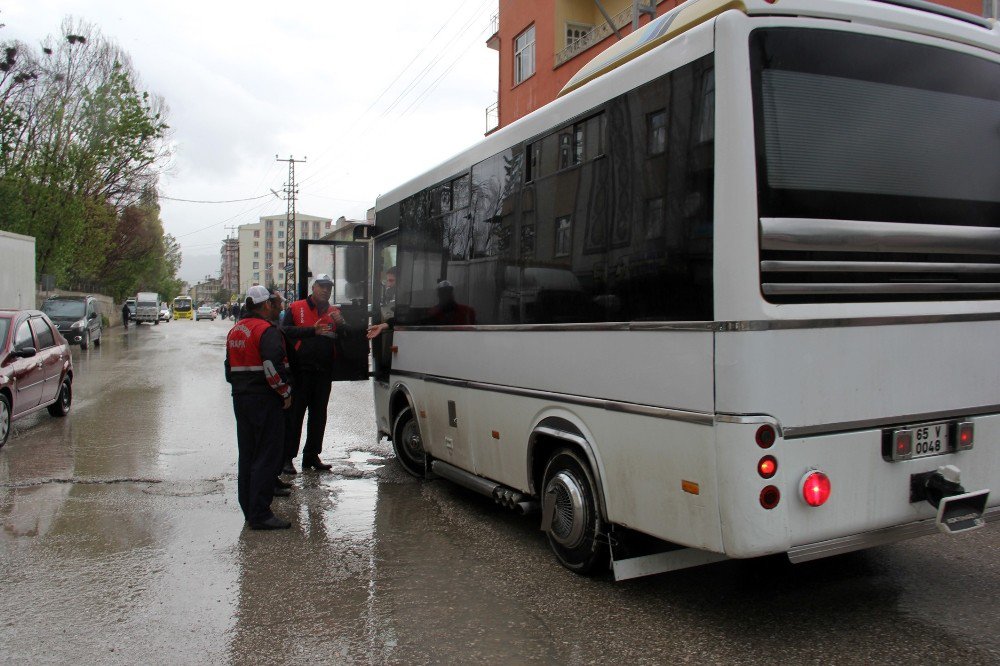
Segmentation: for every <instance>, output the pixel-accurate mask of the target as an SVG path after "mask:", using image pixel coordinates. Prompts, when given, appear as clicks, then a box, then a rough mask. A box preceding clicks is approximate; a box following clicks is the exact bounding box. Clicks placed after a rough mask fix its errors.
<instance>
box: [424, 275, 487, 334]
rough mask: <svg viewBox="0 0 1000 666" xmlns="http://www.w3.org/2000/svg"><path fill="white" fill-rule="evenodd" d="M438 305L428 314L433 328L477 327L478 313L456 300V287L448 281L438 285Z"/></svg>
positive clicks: (429, 322) (428, 321) (428, 319)
mask: <svg viewBox="0 0 1000 666" xmlns="http://www.w3.org/2000/svg"><path fill="white" fill-rule="evenodd" d="M437 297H438V303H437V305H435V306H434V307H432V308H431V309H430V311H429V312H428V313H427V321H426V323H428V324H430V325H431V326H475V324H476V311H475V310H473V309H472V308H471V307H469V306H468V305H462V304H461V303H459V302H457V301H456V300H455V286H454V285H453V284H452V283H451V282H449V281H448V280H441V281H440V282H438V285H437Z"/></svg>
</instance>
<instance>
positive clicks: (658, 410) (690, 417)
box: [392, 370, 715, 425]
mask: <svg viewBox="0 0 1000 666" xmlns="http://www.w3.org/2000/svg"><path fill="white" fill-rule="evenodd" d="M392 374H393V375H396V376H400V377H412V378H414V379H420V380H423V381H426V382H431V383H434V384H445V385H447V386H454V387H457V388H467V389H473V390H476V391H487V392H492V393H502V394H505V395H515V396H519V397H522V398H538V399H541V400H548V401H550V402H561V403H564V404H570V405H581V406H583V407H595V408H597V409H606V410H608V411H609V412H622V413H626V414H636V415H638V416H651V417H653V418H658V419H667V420H669V421H682V422H684V423H694V424H697V425H712V424H713V423H714V422H715V417H714V415H713V414H711V413H709V412H695V411H688V410H683V409H673V408H670V407H654V406H652V405H639V404H636V403H633V402H620V401H617V400H605V399H603V398H591V397H588V396H581V395H567V394H565V393H553V392H551V391H540V390H537V389H527V388H520V387H517V386H503V385H501V384H488V383H486V382H476V381H470V380H465V379H455V378H452V377H439V376H437V375H428V374H424V373H420V372H410V371H408V370H393V371H392Z"/></svg>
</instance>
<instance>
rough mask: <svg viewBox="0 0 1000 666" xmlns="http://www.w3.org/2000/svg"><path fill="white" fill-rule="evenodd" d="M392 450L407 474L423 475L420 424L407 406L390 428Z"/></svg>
mask: <svg viewBox="0 0 1000 666" xmlns="http://www.w3.org/2000/svg"><path fill="white" fill-rule="evenodd" d="M392 450H393V451H394V452H395V454H396V459H397V460H398V461H399V464H400V465H402V467H403V469H404V470H406V472H407V473H408V474H412V475H413V476H415V477H417V478H423V476H424V457H425V454H424V443H423V440H422V439H421V438H420V425H419V424H418V423H417V418H416V416H415V415H414V414H413V410H412V409H410V408H409V407H407V408H406V409H404V410H403V411H402V412H400V413H399V416H397V417H396V423H395V425H394V427H393V429H392Z"/></svg>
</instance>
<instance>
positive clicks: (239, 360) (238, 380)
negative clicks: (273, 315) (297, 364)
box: [226, 317, 291, 398]
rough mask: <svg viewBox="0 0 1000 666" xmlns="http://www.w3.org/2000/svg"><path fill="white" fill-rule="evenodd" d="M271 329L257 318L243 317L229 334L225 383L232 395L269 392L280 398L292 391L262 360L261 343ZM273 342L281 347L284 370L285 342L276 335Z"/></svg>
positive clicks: (278, 374) (285, 363) (285, 366)
mask: <svg viewBox="0 0 1000 666" xmlns="http://www.w3.org/2000/svg"><path fill="white" fill-rule="evenodd" d="M271 326H272V325H271V323H270V322H268V321H265V320H263V319H261V318H259V317H246V318H245V319H241V320H240V321H239V322H238V323H237V324H236V325H235V326H233V327H232V328H231V329H230V330H229V335H227V336H226V360H227V361H228V364H229V374H228V375H227V379H228V380H229V382H230V383H231V384H232V385H233V395H236V394H238V393H239V394H245V393H268V392H270V391H271V390H273V391H275V392H277V393H278V395H280V396H281V397H283V398H287V397H288V396H289V395H291V387H290V386H289V385H288V384H287V383H286V382H285V380H284V379H283V378H282V376H281V372H280V371H279V369H278V368H276V367H275V366H274V364H272V363H271V361H268V360H264V359H263V358H262V357H261V353H260V343H261V339H262V338H263V336H264V333H266V332H267V330H268V329H269V328H271ZM275 331H276V332H277V329H275ZM276 339H277V340H279V341H280V344H281V355H282V359H281V365H282V366H284V369H285V370H287V368H288V358H287V356H286V353H285V338H284V336H283V335H280V334H279V335H277V338H276ZM286 374H287V373H286Z"/></svg>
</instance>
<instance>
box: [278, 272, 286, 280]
mask: <svg viewBox="0 0 1000 666" xmlns="http://www.w3.org/2000/svg"><path fill="white" fill-rule="evenodd" d="M284 279H285V274H284V273H278V280H279V281H284Z"/></svg>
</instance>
